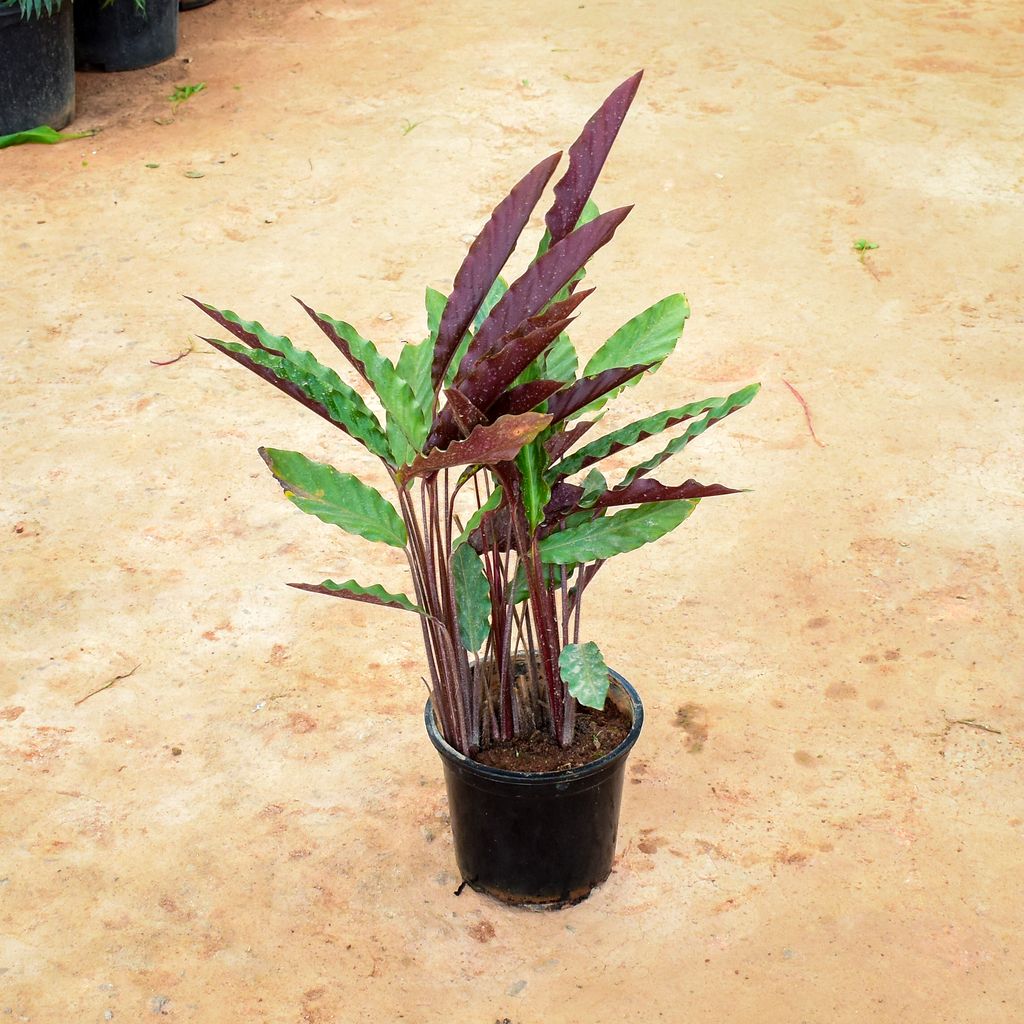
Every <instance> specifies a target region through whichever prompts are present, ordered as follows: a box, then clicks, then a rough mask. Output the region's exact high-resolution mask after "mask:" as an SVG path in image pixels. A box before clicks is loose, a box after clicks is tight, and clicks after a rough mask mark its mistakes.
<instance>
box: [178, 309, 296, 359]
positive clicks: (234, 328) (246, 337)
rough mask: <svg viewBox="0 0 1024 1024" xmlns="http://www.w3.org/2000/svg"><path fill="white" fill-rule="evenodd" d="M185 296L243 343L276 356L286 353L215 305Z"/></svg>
mask: <svg viewBox="0 0 1024 1024" xmlns="http://www.w3.org/2000/svg"><path fill="white" fill-rule="evenodd" d="M184 298H186V299H188V301H189V302H191V303H193V304H194V305H196V306H198V307H199V308H200V309H201V310H202V311H203V312H204V313H205V314H206V315H207V316H208V317H209V318H210V319H211V320H215V321H216V322H217V323H218V324H220V326H221V327H223V328H224V330H225V331H229V332H230V333H231V334H233V335H234V336H235V337H236V338H237V339H238V340H239V341H240V342H242V344H243V345H248V346H249V348H260V349H263V351H264V352H271V353H273V354H274V355H275V356H280V355H284V353H283V352H279V351H278V350H277V349H276V348H268V347H267V346H266V345H264V344H263V343H262V342H261V341H260V339H259V338H258V337H257V335H255V334H254V333H253V332H252V331H249V330H246V329H245V328H244V327H243V326H242V325H241V324H237V323H235V322H234V321H233V320H229V319H228V318H227V317H226V316H224V315H223V314H222V313H221V311H220V310H219V309H215V308H214V307H213V306H208V305H207V304H206V303H205V302H200V301H199V300H198V299H194V298H192V296H191V295H185V296H184ZM232 316H234V314H232ZM261 330H262V328H261ZM203 341H209V338H203Z"/></svg>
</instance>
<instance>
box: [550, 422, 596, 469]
mask: <svg viewBox="0 0 1024 1024" xmlns="http://www.w3.org/2000/svg"><path fill="white" fill-rule="evenodd" d="M596 422H597V420H580V422H579V423H576V424H574V425H573V426H571V427H569V429H568V430H562V429H560V430H559V431H558V432H557V433H553V434H552V435H551V436H550V437H549V438H548V439H547V440H546V441H545V442H544V447H545V448H546V449H547V452H548V459H549V460H550V461H551V462H553V463H557V462H558V460H559V459H561V458H562V457H563V456H564V455H565V453H566V452H567V451H568V450H569V449H570V448H571V447H572V446H573V445H574V444H575V443H576V442H577V441H578V440H579V439H580V438H581V437H582V436H583V435H584V434H585V433H586V432H587V431H588V430H590V429H591V427H593V426H594V424H595V423H596ZM556 468H557V467H556ZM561 475H565V474H561Z"/></svg>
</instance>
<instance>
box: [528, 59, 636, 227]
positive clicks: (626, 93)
mask: <svg viewBox="0 0 1024 1024" xmlns="http://www.w3.org/2000/svg"><path fill="white" fill-rule="evenodd" d="M643 74H644V73H643V71H638V72H637V73H636V74H635V75H633V77H632V78H627V79H626V81H625V82H623V83H622V85H620V86H619V87H618V88H617V89H616V90H615V91H614V92H613V93H612V94H611V95H610V96H609V97H608V99H606V100H605V101H604V103H602V104H601V107H600V108H599V109H598V111H597V113H595V114H594V116H593V117H592V118H591V119H590V120H589V121H588V122H587V123H586V126H585V127H584V129H583V131H582V132H581V133H580V137H579V138H578V139H577V140H576V141H575V142H574V143H573V144H572V146H571V147H570V148H569V167H568V169H567V170H566V172H565V174H564V175H563V176H562V178H561V179H560V180H559V182H558V184H557V185H555V202H554V204H553V205H552V207H551V209H550V210H548V212H547V215H546V216H545V218H544V221H545V223H546V224H547V228H548V232H549V234H550V235H551V244H552V245H554V244H555V243H557V242H559V241H561V240H562V239H563V238H565V237H566V235H568V234H569V232H570V231H572V229H573V228H574V227H575V226H576V222H577V221H578V220H579V218H580V214H581V213H582V212H583V207H584V206H586V203H587V199H589V198H590V193H591V192H592V191H593V189H594V185H595V184H596V182H597V179H598V176H599V175H600V173H601V168H602V167H604V162H605V159H606V158H607V156H608V151H609V150H610V149H611V148H612V143H613V142H614V141H615V136H616V135H618V133H619V128H620V127H621V126H622V121H623V119H624V118H625V116H626V111H628V110H629V106H630V104H631V103H632V102H633V97H634V96H635V95H636V91H637V89H638V88H639V87H640V79H641V78H642V77H643Z"/></svg>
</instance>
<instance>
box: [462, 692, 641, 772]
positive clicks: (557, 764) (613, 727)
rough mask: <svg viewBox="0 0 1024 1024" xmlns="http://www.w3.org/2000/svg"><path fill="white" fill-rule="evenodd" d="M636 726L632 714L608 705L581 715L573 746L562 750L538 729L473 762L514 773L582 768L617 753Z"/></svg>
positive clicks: (546, 732)
mask: <svg viewBox="0 0 1024 1024" xmlns="http://www.w3.org/2000/svg"><path fill="white" fill-rule="evenodd" d="M632 724H633V723H632V721H631V720H630V718H629V715H628V714H625V713H624V712H622V711H620V710H619V708H617V707H616V706H615V705H614V704H613V703H612V702H611V701H608V702H607V703H606V704H605V706H604V709H603V710H601V711H594V710H592V709H591V708H580V709H579V710H578V711H577V713H576V737H575V739H574V740H573V742H572V745H571V746H568V747H560V746H559V745H558V744H557V743H556V742H555V739H554V737H553V736H552V735H551V733H550V732H548V731H547V730H541V729H534V731H533V732H531V733H529V734H528V735H526V736H520V737H517V738H516V739H511V740H506V741H504V742H503V743H499V744H497V745H495V746H493V747H488V749H487V750H482V751H480V753H478V754H476V755H475V756H474V758H473V760H474V761H477V762H479V763H480V764H486V765H490V767H492V768H503V769H505V770H506V771H510V772H557V771H563V770H564V769H566V768H581V767H582V766H583V765H585V764H590V762H591V761H596V760H597V759H598V758H599V757H604V755H605V754H608V753H610V752H611V751H613V750H614V749H615V748H616V747H617V746H618V745H619V744H620V743H621V742H622V741H623V740H624V739H625V738H626V737H627V736H628V735H629V730H630V727H631V726H632Z"/></svg>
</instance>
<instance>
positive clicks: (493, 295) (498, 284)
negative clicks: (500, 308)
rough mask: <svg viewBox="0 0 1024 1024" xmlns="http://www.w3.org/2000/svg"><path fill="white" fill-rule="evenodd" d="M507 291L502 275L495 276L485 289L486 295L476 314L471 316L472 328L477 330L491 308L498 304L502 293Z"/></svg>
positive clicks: (488, 314)
mask: <svg viewBox="0 0 1024 1024" xmlns="http://www.w3.org/2000/svg"><path fill="white" fill-rule="evenodd" d="M507 291H508V285H507V284H506V283H505V279H504V278H503V277H496V278H495V279H494V284H492V285H491V287H490V288H489V289H488V291H487V295H486V296H484V301H483V304H482V305H481V306H480V308H479V309H478V310H477V312H476V316H474V317H473V330H474V331H476V330H479V328H480V325H481V324H482V323H483V322H484V321H485V320H486V319H487V318H488V317H489V316H490V315H491V310H492V309H494V307H495V306H496V305H497V304H498V302H499V301H500V299H501V297H502V295H504V294H505V292H507Z"/></svg>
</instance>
